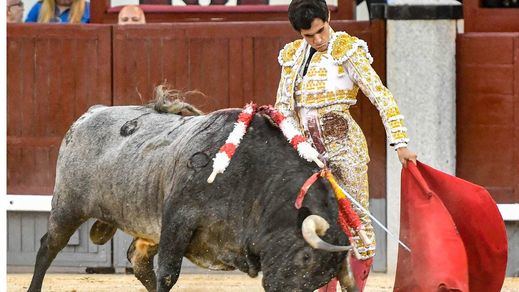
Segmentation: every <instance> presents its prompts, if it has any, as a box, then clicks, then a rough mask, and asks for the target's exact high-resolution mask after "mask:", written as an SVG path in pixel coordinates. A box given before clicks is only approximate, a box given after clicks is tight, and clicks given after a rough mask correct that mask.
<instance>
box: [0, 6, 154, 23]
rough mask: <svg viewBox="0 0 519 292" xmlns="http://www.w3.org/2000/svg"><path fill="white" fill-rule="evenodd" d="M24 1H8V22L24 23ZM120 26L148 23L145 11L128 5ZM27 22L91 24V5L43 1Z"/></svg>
mask: <svg viewBox="0 0 519 292" xmlns="http://www.w3.org/2000/svg"><path fill="white" fill-rule="evenodd" d="M23 14H24V5H23V1H22V0H7V18H6V19H7V22H8V23H21V22H24V21H23ZM118 19H119V21H118V24H120V25H127V24H143V23H146V17H145V16H144V11H143V10H142V9H141V8H140V7H139V6H138V5H126V6H124V7H123V8H122V9H121V11H120V12H119V17H118ZM25 22H36V23H76V24H77V23H89V22H90V3H89V2H87V1H85V0H41V1H38V2H36V4H34V6H32V7H31V9H30V10H29V13H28V14H27V17H26V18H25Z"/></svg>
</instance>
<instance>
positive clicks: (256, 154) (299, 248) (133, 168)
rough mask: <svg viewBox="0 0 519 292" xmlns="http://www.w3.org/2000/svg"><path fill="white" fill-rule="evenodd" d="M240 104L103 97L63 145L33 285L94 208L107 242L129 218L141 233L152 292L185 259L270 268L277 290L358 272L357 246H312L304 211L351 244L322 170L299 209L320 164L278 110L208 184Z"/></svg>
mask: <svg viewBox="0 0 519 292" xmlns="http://www.w3.org/2000/svg"><path fill="white" fill-rule="evenodd" d="M239 112H240V111H239V110H236V109H232V110H221V111H217V112H213V113H211V114H208V115H204V116H190V117H184V116H179V115H174V114H165V113H158V112H156V111H155V110H153V109H151V108H148V107H145V106H124V107H123V106H121V107H104V106H94V107H92V108H91V109H90V110H89V111H88V112H87V113H85V114H84V115H83V116H82V117H81V118H79V119H78V120H77V121H76V122H75V123H74V124H73V125H72V127H71V128H70V130H69V131H68V132H67V134H66V136H65V138H64V139H63V142H62V144H61V148H60V152H59V157H58V163H57V168H56V184H55V188H54V197H53V199H52V211H51V214H50V218H49V224H48V232H47V233H46V234H45V235H44V236H43V237H42V238H41V247H40V249H39V251H38V255H37V258H36V264H35V270H34V275H33V279H32V282H31V286H30V288H29V291H38V290H40V289H41V285H42V281H43V277H44V276H45V273H46V271H47V269H48V267H49V266H50V264H51V262H52V261H53V259H54V258H55V257H56V255H57V253H58V252H59V251H60V250H61V249H62V248H63V247H64V246H65V245H66V244H67V242H68V240H69V238H70V236H71V235H72V234H73V233H74V231H75V230H76V229H77V228H78V227H79V226H80V225H81V224H82V223H83V222H85V221H86V220H87V219H89V218H96V219H97V220H98V221H97V222H96V224H95V225H94V226H93V228H92V230H91V238H92V240H93V241H94V242H95V243H97V244H104V243H105V242H107V241H108V240H109V239H110V238H111V237H112V236H113V234H114V232H115V230H116V229H117V228H118V229H121V230H123V231H124V232H126V233H128V234H130V235H132V236H133V237H134V238H135V239H136V240H134V242H133V243H132V246H130V249H129V251H128V256H129V259H130V260H131V261H132V264H133V266H134V271H135V274H136V276H137V278H138V279H139V280H140V281H141V282H142V283H143V284H144V285H145V286H146V288H147V289H148V290H158V291H168V290H169V289H171V288H172V286H173V285H174V284H175V283H176V281H177V279H178V276H179V273H180V267H181V263H182V259H183V257H187V258H188V259H189V260H191V261H192V262H194V263H195V264H197V265H199V266H202V267H205V268H209V269H218V270H233V269H239V270H241V271H243V272H245V273H247V274H249V275H250V276H252V277H254V276H256V275H257V274H258V272H259V271H262V272H263V287H264V288H265V289H266V290H267V291H312V290H314V289H316V288H318V287H320V286H322V285H323V284H325V283H327V282H328V281H329V280H330V279H331V278H332V277H334V276H337V275H338V274H340V273H343V274H344V273H346V272H345V271H346V269H344V268H341V267H345V266H346V262H347V261H346V256H345V255H346V253H344V252H329V251H324V250H320V249H315V248H312V247H311V246H310V245H309V243H307V242H306V241H305V239H304V238H303V236H302V234H301V233H302V230H301V228H302V227H301V226H302V223H303V221H304V219H305V218H309V217H308V216H309V215H310V214H315V215H319V216H321V217H322V218H324V219H325V220H326V221H327V222H329V223H330V224H331V227H330V228H329V229H328V231H326V234H325V235H324V236H323V239H324V240H325V241H327V242H329V243H332V244H336V245H345V244H347V242H348V240H347V237H346V236H345V235H344V234H343V233H342V232H341V231H340V229H339V227H338V226H337V224H336V223H335V222H336V221H337V207H336V203H335V201H334V197H333V193H332V192H331V189H330V187H329V185H328V184H327V183H326V182H324V181H322V180H318V181H317V182H316V183H315V184H314V185H313V186H312V187H311V188H310V190H309V193H308V195H307V198H306V199H305V201H304V204H303V208H301V209H299V210H296V209H295V208H294V200H295V197H296V195H297V193H298V192H299V188H300V187H301V186H302V185H303V184H304V182H305V180H306V179H307V178H308V177H310V176H311V175H312V174H313V173H314V172H315V171H316V170H317V169H316V168H317V167H316V166H315V165H314V164H313V163H309V162H306V161H304V160H303V159H302V158H300V157H299V156H298V154H297V152H296V151H295V150H294V149H293V148H292V146H291V145H290V144H289V143H288V142H287V141H286V139H285V138H284V137H283V135H282V133H281V131H280V130H279V129H277V128H276V127H274V126H272V125H271V123H270V122H269V120H268V119H267V118H266V117H264V116H262V115H255V117H254V119H253V121H252V123H251V127H250V129H249V131H248V133H247V134H246V135H245V137H244V138H243V140H242V143H241V145H240V146H239V147H238V150H237V151H236V153H235V155H234V157H233V158H232V160H231V163H230V165H229V167H228V168H227V170H226V171H225V172H224V173H223V174H219V175H218V176H217V177H216V180H215V182H214V183H212V184H208V183H207V182H206V180H207V178H208V177H209V175H210V173H211V171H212V157H214V155H215V154H216V152H217V151H218V149H219V147H220V146H221V145H223V144H224V142H225V140H226V138H227V136H228V135H229V133H230V132H231V131H232V129H233V126H234V122H235V121H236V119H237V117H238V114H239ZM314 230H315V228H314ZM320 233H321V234H320V235H323V234H322V232H320ZM159 242H160V244H159ZM157 252H158V255H159V258H158V270H157V276H156V277H155V273H154V271H153V257H154V256H155V254H157Z"/></svg>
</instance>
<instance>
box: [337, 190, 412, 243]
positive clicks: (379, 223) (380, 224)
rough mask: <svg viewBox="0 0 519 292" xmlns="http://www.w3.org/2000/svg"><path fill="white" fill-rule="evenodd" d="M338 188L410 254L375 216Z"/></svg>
mask: <svg viewBox="0 0 519 292" xmlns="http://www.w3.org/2000/svg"><path fill="white" fill-rule="evenodd" d="M339 188H341V190H342V191H343V192H344V194H345V195H346V197H348V199H349V200H350V201H351V202H353V204H355V206H357V207H358V208H359V209H360V210H361V211H362V212H364V213H366V214H368V216H369V217H370V218H371V219H372V220H373V221H374V222H375V223H377V225H378V226H380V228H382V229H383V230H384V231H385V232H386V233H387V234H388V235H389V236H390V237H392V238H393V239H394V240H396V241H398V243H399V244H400V245H401V246H402V247H403V248H405V249H406V250H407V251H408V252H411V249H410V248H409V247H408V246H407V245H405V243H403V242H402V241H400V239H398V237H396V235H394V234H393V233H392V232H391V231H389V229H387V227H386V226H384V224H382V222H380V221H379V220H378V219H377V218H376V217H375V216H373V215H372V214H371V213H370V212H369V211H368V210H367V209H366V208H364V207H363V206H362V205H361V204H360V203H359V202H357V200H355V198H353V196H352V195H350V194H349V193H348V192H347V191H346V190H345V189H343V188H342V187H341V186H340V185H339Z"/></svg>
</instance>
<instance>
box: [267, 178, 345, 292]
mask: <svg viewBox="0 0 519 292" xmlns="http://www.w3.org/2000/svg"><path fill="white" fill-rule="evenodd" d="M318 214H319V215H318ZM333 214H337V208H336V203H335V201H334V198H333V195H332V192H331V190H329V188H328V186H327V185H326V184H325V183H322V182H321V183H317V184H316V185H315V186H314V187H312V191H311V193H309V195H308V197H307V199H306V200H305V203H304V207H303V208H301V209H299V210H295V208H294V207H293V205H292V204H291V206H289V208H286V209H285V210H284V211H281V210H278V211H277V212H276V213H275V214H273V216H274V217H273V218H272V221H271V222H283V223H280V224H279V225H278V227H279V228H282V231H277V232H275V233H269V237H270V238H269V244H268V248H266V249H264V250H263V252H262V254H261V269H262V271H263V286H264V287H265V289H266V290H267V291H313V290H315V289H317V288H319V287H321V286H323V285H325V284H326V283H328V282H329V281H330V280H331V279H332V278H333V277H339V278H340V282H341V285H342V286H343V287H349V286H351V284H350V283H351V280H350V277H349V273H348V270H347V268H348V264H347V256H346V255H347V251H348V250H349V249H350V248H351V247H350V246H349V245H348V239H347V237H346V235H344V233H343V232H342V230H341V229H340V228H339V226H338V225H337V224H333V223H335V222H336V220H337V218H336V215H333ZM325 218H327V219H325ZM294 227H297V228H294Z"/></svg>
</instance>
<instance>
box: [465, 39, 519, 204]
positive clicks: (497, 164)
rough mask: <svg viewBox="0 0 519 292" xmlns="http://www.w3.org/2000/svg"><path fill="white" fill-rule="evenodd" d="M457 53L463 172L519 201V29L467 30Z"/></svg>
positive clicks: (505, 199) (504, 199)
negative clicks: (500, 30) (502, 31)
mask: <svg viewBox="0 0 519 292" xmlns="http://www.w3.org/2000/svg"><path fill="white" fill-rule="evenodd" d="M457 46H458V52H457V55H458V57H457V62H458V64H457V67H458V68H457V78H458V80H457V82H458V86H457V87H458V94H457V96H458V104H457V115H458V117H457V125H458V126H457V146H458V149H457V152H458V157H457V174H458V176H460V177H462V178H465V179H468V180H470V181H473V182H475V183H477V184H480V185H483V186H485V187H486V188H488V189H489V191H490V193H491V194H492V196H493V197H494V199H496V201H497V202H498V203H518V202H519V33H465V34H461V35H459V36H458V43H457Z"/></svg>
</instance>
